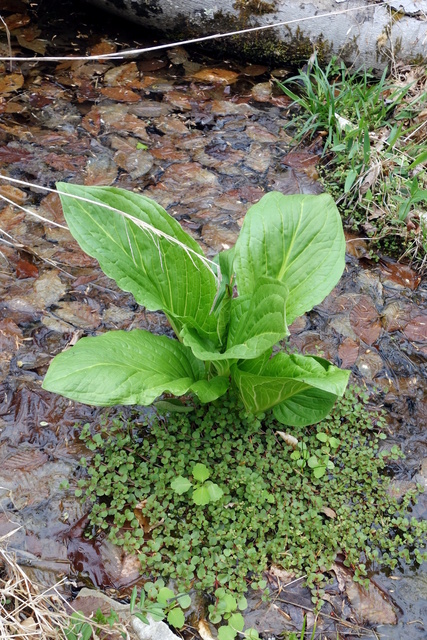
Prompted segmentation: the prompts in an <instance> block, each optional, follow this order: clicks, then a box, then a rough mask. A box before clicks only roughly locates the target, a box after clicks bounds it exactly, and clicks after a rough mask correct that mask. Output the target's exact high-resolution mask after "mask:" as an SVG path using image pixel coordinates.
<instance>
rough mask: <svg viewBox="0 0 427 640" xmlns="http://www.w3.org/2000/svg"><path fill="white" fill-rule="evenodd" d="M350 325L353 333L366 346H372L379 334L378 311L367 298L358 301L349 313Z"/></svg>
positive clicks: (362, 297)
mask: <svg viewBox="0 0 427 640" xmlns="http://www.w3.org/2000/svg"><path fill="white" fill-rule="evenodd" d="M350 325H351V327H352V329H353V331H354V333H355V334H356V335H357V336H358V337H359V338H360V339H361V340H363V342H365V343H366V344H369V345H371V344H374V342H376V341H377V340H378V338H379V336H380V333H381V321H380V316H379V314H378V311H377V309H376V307H375V305H374V304H373V302H372V300H371V299H370V298H369V297H368V296H361V298H360V301H359V302H358V303H357V304H356V305H355V306H354V307H353V309H352V310H351V312H350Z"/></svg>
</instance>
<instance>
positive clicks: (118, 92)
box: [101, 87, 141, 102]
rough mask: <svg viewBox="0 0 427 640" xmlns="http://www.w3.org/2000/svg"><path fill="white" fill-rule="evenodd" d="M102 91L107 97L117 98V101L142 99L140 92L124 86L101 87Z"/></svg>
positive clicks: (137, 100)
mask: <svg viewBox="0 0 427 640" xmlns="http://www.w3.org/2000/svg"><path fill="white" fill-rule="evenodd" d="M101 93H102V95H103V96H105V97H106V98H110V100H117V102H139V101H140V100H141V96H140V95H139V94H138V93H135V92H134V91H132V90H131V89H125V88H123V87H104V88H103V89H101Z"/></svg>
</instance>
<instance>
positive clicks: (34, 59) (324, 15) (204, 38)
mask: <svg viewBox="0 0 427 640" xmlns="http://www.w3.org/2000/svg"><path fill="white" fill-rule="evenodd" d="M381 6H388V2H379V3H378V4H365V5H360V6H358V7H351V8H349V9H341V10H340V11H330V12H328V13H321V14H319V15H316V16H306V17H304V18H295V19H294V20H285V21H282V22H275V23H273V24H266V25H262V26H258V27H250V28H247V29H239V30H237V31H228V32H226V33H215V34H212V35H210V36H202V37H200V38H191V39H189V40H181V41H179V42H171V43H169V44H159V45H156V46H153V47H146V48H144V49H129V50H126V51H120V52H116V53H104V54H100V55H91V56H43V57H37V56H35V57H31V58H20V57H10V56H0V61H5V62H6V61H15V62H61V61H74V60H86V61H88V60H108V59H109V60H121V59H123V58H126V57H129V56H137V55H139V54H142V53H150V52H152V51H159V50H161V49H171V48H173V47H179V46H183V45H188V44H197V43H198V42H206V41H207V40H215V39H217V38H229V37H231V36H240V35H244V34H246V33H254V32H255V31H264V30H266V29H275V28H276V27H286V26H289V25H291V24H298V23H300V22H306V21H308V20H319V19H322V18H330V17H333V16H338V15H342V14H344V13H350V12H353V11H362V10H364V9H372V8H377V7H381Z"/></svg>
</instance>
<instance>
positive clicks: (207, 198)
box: [0, 3, 427, 640]
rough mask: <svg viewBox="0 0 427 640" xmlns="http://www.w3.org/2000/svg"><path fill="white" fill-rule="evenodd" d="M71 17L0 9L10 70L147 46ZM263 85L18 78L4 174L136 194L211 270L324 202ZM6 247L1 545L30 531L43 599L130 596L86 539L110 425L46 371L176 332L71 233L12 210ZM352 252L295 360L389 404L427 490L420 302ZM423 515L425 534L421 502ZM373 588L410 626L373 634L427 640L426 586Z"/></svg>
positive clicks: (108, 549)
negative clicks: (320, 365)
mask: <svg viewBox="0 0 427 640" xmlns="http://www.w3.org/2000/svg"><path fill="white" fill-rule="evenodd" d="M6 4H7V3H6ZM62 4H63V9H62V10H63V11H65V13H63V14H61V15H59V14H58V13H56V11H59V10H55V12H54V11H53V9H50V11H47V8H48V4H45V5H44V10H43V5H42V6H41V10H40V15H39V16H37V15H35V14H33V13H31V12H30V9H29V7H28V5H27V4H26V3H22V4H21V3H18V4H16V5H15V9H16V10H15V9H14V10H13V12H12V11H11V10H10V11H7V10H6V9H5V8H4V7H3V10H4V11H5V14H4V15H5V17H6V19H7V20H9V24H10V29H11V32H12V43H13V48H14V52H15V53H17V54H18V53H19V54H20V55H22V54H24V53H25V54H31V51H36V52H37V53H39V54H42V53H44V52H45V51H46V52H49V53H51V54H57V55H64V54H70V53H74V54H77V53H83V54H84V53H93V54H100V53H104V52H105V53H106V52H108V51H114V50H116V49H117V48H122V47H128V46H129V47H135V46H138V45H144V44H147V43H149V41H148V39H146V40H142V36H141V33H140V31H139V30H138V32H136V31H133V30H132V29H131V28H130V27H129V26H124V25H121V24H119V23H118V25H117V27H116V30H115V31H114V32H113V31H112V30H111V27H107V21H106V22H105V23H104V22H103V21H102V16H101V15H99V16H98V15H96V16H95V15H94V14H93V13H90V12H89V10H86V9H84V10H83V11H84V12H83V13H82V10H81V9H80V8H79V6H76V4H75V3H71V4H70V5H69V6H68V8H67V6H66V3H62ZM18 5H19V7H18ZM5 6H6V5H5ZM70 13H71V14H72V17H73V20H70V19H69V14H70ZM72 25H78V27H75V26H72ZM54 36H55V37H54ZM145 37H146V38H148V36H145ZM1 42H2V45H1V50H2V51H3V52H5V40H4V39H3V40H2V41H1ZM269 71H270V70H268V69H267V68H265V67H259V66H256V65H245V64H243V63H242V64H238V63H236V62H223V61H218V60H213V59H210V58H207V57H203V58H202V57H201V55H200V52H198V51H193V52H192V53H190V52H188V51H186V50H184V49H181V48H175V49H172V50H167V51H166V52H160V53H159V54H158V55H156V54H150V55H149V56H148V55H147V56H142V57H141V58H138V59H135V60H127V61H124V62H122V61H120V62H117V61H116V62H114V63H113V62H102V63H101V62H98V61H91V62H64V63H59V64H55V63H23V64H22V65H15V68H14V70H13V74H12V75H10V74H5V73H4V74H3V76H2V77H1V78H0V85H1V83H2V82H3V85H1V90H2V96H3V97H2V98H1V101H0V113H1V122H0V170H1V173H2V174H3V175H6V176H10V177H12V178H16V179H20V180H25V181H29V182H33V183H37V184H38V185H40V186H47V187H51V188H52V187H53V186H54V183H55V182H57V181H60V180H65V181H70V182H75V183H84V184H114V186H120V187H124V188H128V189H135V188H137V189H139V190H141V191H144V193H145V194H146V195H148V196H150V197H153V198H154V199H155V200H156V201H157V202H158V203H160V204H161V205H163V206H164V207H165V208H166V209H167V210H168V211H169V213H171V214H172V215H173V216H174V217H176V219H178V220H179V221H180V223H181V224H182V225H183V227H184V228H185V229H186V230H187V231H188V232H189V233H191V234H193V235H194V236H195V237H196V238H197V239H198V240H199V241H200V242H201V244H202V246H203V247H204V249H205V251H206V252H207V254H208V255H213V254H215V253H216V252H217V251H219V250H221V249H223V248H225V247H227V246H231V245H232V244H233V243H234V242H235V240H236V238H237V235H238V233H239V229H240V226H241V224H242V221H243V217H244V215H245V212H246V211H247V209H248V208H249V206H250V205H251V204H252V203H254V202H256V201H258V200H259V198H260V197H261V196H262V194H263V193H264V192H265V191H269V190H279V191H282V192H283V193H319V192H320V191H321V190H322V188H321V186H320V184H319V182H318V181H317V171H316V164H317V162H318V157H317V156H316V154H315V150H313V149H310V150H302V149H298V150H297V151H296V152H295V151H293V152H292V153H289V152H290V145H291V143H292V140H291V139H290V138H289V136H288V134H287V133H286V131H285V129H284V126H285V125H286V124H287V122H288V120H287V109H286V107H287V105H288V102H287V100H286V99H285V98H284V97H283V96H282V95H280V93H278V92H277V90H276V89H275V87H274V84H273V83H272V82H270V77H271V76H270V73H269ZM273 71H274V72H275V73H276V75H280V73H282V75H285V74H286V73H287V71H288V70H279V71H280V73H278V70H273ZM0 193H1V194H2V195H4V196H6V197H8V198H10V199H11V200H13V201H14V202H16V203H18V204H23V205H25V206H26V207H31V208H32V209H33V210H34V211H37V212H38V213H39V214H40V215H42V216H44V217H45V218H47V219H48V220H51V221H56V222H60V223H63V222H64V221H63V217H62V213H61V210H60V206H59V202H58V199H57V198H56V196H55V195H53V194H48V195H46V194H45V193H44V192H43V191H42V190H40V189H36V188H25V187H23V186H22V185H16V186H13V187H12V186H11V185H10V184H8V183H6V182H3V181H1V182H0ZM0 229H1V230H2V232H3V237H4V238H5V239H6V240H8V241H9V242H12V245H3V246H2V247H1V251H2V255H1V256H0V258H1V270H0V290H1V302H0V344H1V355H0V392H1V397H2V398H3V402H2V404H1V406H0V425H1V429H2V431H1V436H0V464H1V466H0V468H1V471H0V486H1V487H2V488H1V489H0V500H1V505H2V508H3V513H2V514H1V515H0V537H1V536H2V535H5V534H6V533H7V532H9V531H11V530H13V529H15V528H16V525H22V527H23V528H22V529H20V531H19V532H18V533H17V534H15V536H14V537H13V538H12V542H11V544H12V546H13V548H14V549H16V550H17V552H18V558H19V560H20V562H21V563H22V564H23V565H25V566H27V567H28V571H29V572H30V573H31V575H33V576H35V577H36V578H37V579H39V580H41V581H42V582H44V583H45V584H52V581H55V579H57V578H58V576H60V575H62V574H63V573H66V574H69V575H72V576H77V580H78V584H83V583H88V584H90V583H91V582H92V583H93V584H95V585H96V586H99V587H103V588H106V589H107V590H108V589H109V590H112V591H113V592H115V593H123V590H124V589H126V587H127V586H128V585H130V584H132V582H133V581H134V580H136V579H137V577H138V570H139V567H138V565H137V563H135V561H134V560H133V559H132V558H129V557H127V556H125V555H124V554H122V552H121V551H119V550H118V549H116V548H114V547H113V546H112V545H111V544H110V543H108V542H107V541H106V540H102V539H96V540H95V541H88V540H86V539H85V538H84V537H83V535H82V532H83V528H84V526H85V524H86V518H85V512H84V510H83V508H82V506H81V505H80V504H79V503H78V502H77V501H76V499H75V498H74V496H73V488H74V483H75V475H74V474H75V472H77V473H78V472H79V470H78V461H79V459H80V457H81V455H83V454H84V453H85V450H84V447H83V445H82V444H81V443H80V442H79V440H78V438H77V435H78V426H77V425H78V424H79V423H80V424H82V423H84V422H93V421H96V420H99V419H100V418H101V416H105V417H106V419H107V420H108V419H112V418H113V417H114V415H116V414H117V410H105V409H97V408H91V407H86V406H84V405H80V404H77V403H73V402H71V401H68V400H66V399H63V398H58V397H55V396H53V395H51V394H49V393H47V392H45V391H43V390H42V389H41V381H42V378H43V375H44V373H45V372H46V369H47V366H48V364H49V362H50V359H51V357H52V356H53V355H54V354H56V353H58V352H60V351H61V350H62V349H63V348H64V347H65V346H66V345H67V344H69V343H70V341H72V342H74V341H75V340H77V339H78V338H79V337H80V336H81V335H94V334H96V333H99V332H102V331H105V330H107V329H131V328H135V327H143V328H147V329H150V330H151V331H154V332H158V333H164V332H165V331H168V330H169V329H168V326H167V323H166V321H165V318H164V317H163V316H162V315H161V314H157V313H150V312H146V311H145V310H144V309H142V308H140V307H138V306H137V305H136V304H135V302H134V301H133V299H132V297H131V296H130V295H129V294H126V293H123V292H121V291H119V290H118V289H117V287H116V286H115V284H114V283H113V282H112V281H110V280H109V279H108V278H107V277H106V276H104V275H103V274H102V273H101V272H100V270H99V268H98V267H97V265H96V262H95V261H94V260H92V259H91V258H89V257H88V256H85V255H84V254H83V253H82V252H81V251H80V249H79V248H78V246H77V244H76V242H75V241H74V240H73V239H72V238H71V236H70V234H69V232H68V231H66V230H64V229H60V228H58V227H54V226H52V225H50V224H49V223H48V222H40V221H37V220H35V219H34V218H31V217H30V216H29V215H27V214H25V213H24V212H22V211H19V210H17V209H15V208H13V207H12V206H10V205H7V204H5V205H4V206H3V208H2V209H1V211H0ZM6 234H9V235H6ZM347 248H348V255H347V264H346V271H345V273H344V275H343V278H342V279H341V281H340V283H339V284H338V285H337V287H336V288H335V289H334V291H333V292H332V293H331V294H330V295H329V296H328V298H327V299H326V300H325V301H324V302H323V303H322V305H320V306H319V307H316V308H315V309H314V310H313V311H312V312H310V313H309V314H306V316H304V317H303V318H299V319H298V320H297V321H296V322H295V323H294V325H293V326H292V327H291V338H290V345H291V346H292V347H295V348H298V349H299V350H300V351H302V352H303V353H323V354H324V355H325V356H326V357H327V358H329V359H330V360H332V361H333V362H334V363H336V364H339V365H341V366H344V367H346V368H350V369H351V370H352V373H353V379H354V380H355V381H358V382H361V383H362V384H366V385H367V386H368V387H369V388H373V387H375V388H377V389H378V390H379V393H378V395H377V398H378V402H379V403H380V404H381V405H383V406H385V407H386V409H387V412H388V415H389V425H390V440H391V441H392V442H396V443H398V444H399V445H400V446H401V447H402V449H403V451H404V453H405V454H406V460H405V461H404V462H399V464H397V465H395V467H394V469H393V471H394V473H395V477H396V483H400V485H399V486H400V488H401V489H402V490H404V489H405V487H406V486H408V484H407V483H409V482H412V481H414V480H418V481H420V482H422V483H424V484H425V483H426V477H427V456H426V448H427V442H426V436H425V424H426V415H427V391H426V384H425V380H426V356H427V335H426V326H427V324H426V321H427V285H426V283H425V282H421V280H420V278H419V277H418V275H417V274H416V273H415V272H414V271H413V270H411V269H410V268H409V267H407V266H404V265H399V264H396V263H395V262H393V261H391V260H389V259H387V258H384V257H379V256H378V257H377V258H379V260H378V261H373V260H371V259H368V258H367V255H368V246H367V245H366V242H365V241H363V240H360V239H358V238H356V237H353V236H351V235H349V236H348V242H347ZM67 481H68V482H69V483H70V488H69V489H67V488H63V487H64V485H65V484H66V482H67ZM405 483H406V484H405ZM416 513H417V515H418V516H419V517H425V515H426V500H425V498H423V497H422V498H421V499H420V503H419V505H418V506H417V509H416ZM376 580H377V581H378V582H379V583H380V584H381V585H383V586H385V587H387V588H388V589H389V591H390V593H391V596H392V599H393V601H394V602H395V603H396V605H397V606H398V608H400V609H401V612H402V613H401V615H400V618H399V623H398V625H397V626H396V627H391V626H388V627H382V628H379V627H378V628H377V632H378V633H379V634H380V637H383V638H401V637H402V636H403V634H404V635H405V637H407V638H408V640H411V639H412V640H421V638H425V635H426V626H427V610H426V609H427V605H426V601H427V599H426V596H427V592H426V584H427V579H426V573H425V569H424V570H423V569H419V570H417V571H415V572H413V570H412V569H410V568H404V569H402V571H401V572H396V575H395V576H391V577H385V576H383V575H378V576H376ZM298 597H299V598H300V599H302V600H301V601H303V599H304V593H303V591H301V592H300V593H299V595H298ZM284 606H285V605H284ZM291 606H292V605H289V607H291ZM289 607H288V610H289ZM298 611H300V610H299V609H298V607H295V606H294V607H293V609H292V615H293V616H294V618H293V619H294V620H296V619H297V613H298ZM268 615H272V614H271V612H270V613H269V614H268ZM268 615H267V616H266V619H268ZM291 617H292V616H291ZM266 628H267V627H266Z"/></svg>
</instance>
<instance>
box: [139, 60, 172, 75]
mask: <svg viewBox="0 0 427 640" xmlns="http://www.w3.org/2000/svg"><path fill="white" fill-rule="evenodd" d="M167 64H168V62H167V60H162V59H161V58H152V59H151V60H140V61H139V62H138V69H139V70H140V71H143V72H144V73H147V71H158V70H159V69H163V68H164V67H166V65H167Z"/></svg>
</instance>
